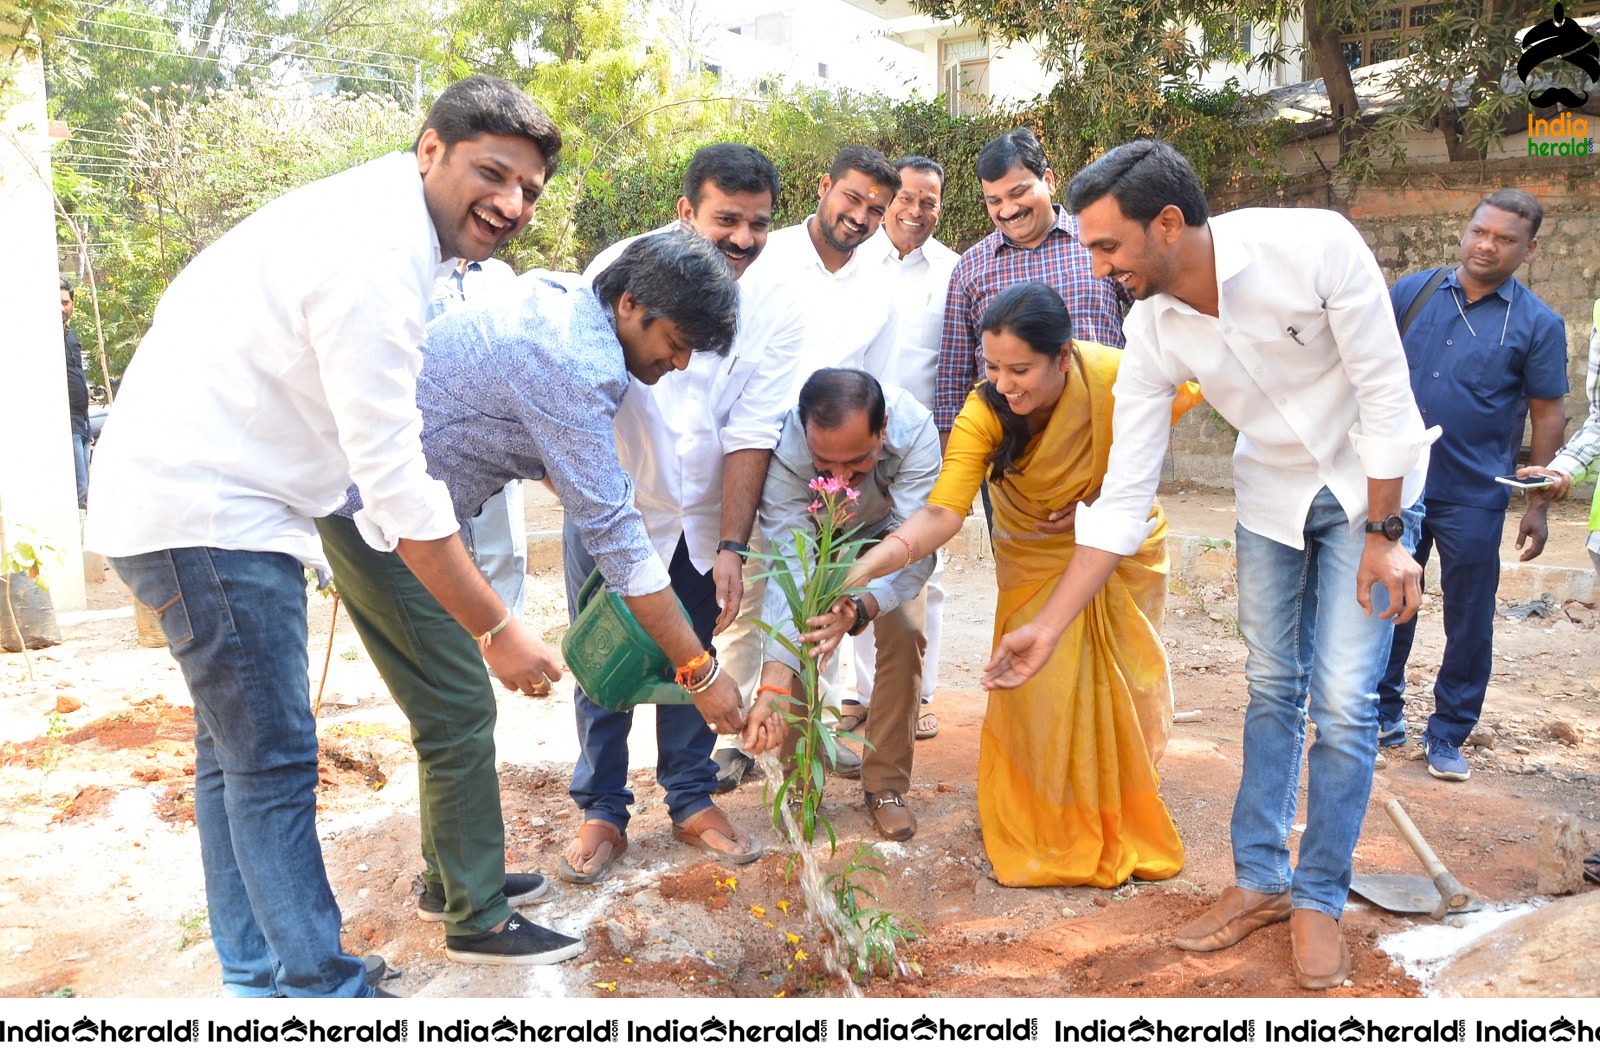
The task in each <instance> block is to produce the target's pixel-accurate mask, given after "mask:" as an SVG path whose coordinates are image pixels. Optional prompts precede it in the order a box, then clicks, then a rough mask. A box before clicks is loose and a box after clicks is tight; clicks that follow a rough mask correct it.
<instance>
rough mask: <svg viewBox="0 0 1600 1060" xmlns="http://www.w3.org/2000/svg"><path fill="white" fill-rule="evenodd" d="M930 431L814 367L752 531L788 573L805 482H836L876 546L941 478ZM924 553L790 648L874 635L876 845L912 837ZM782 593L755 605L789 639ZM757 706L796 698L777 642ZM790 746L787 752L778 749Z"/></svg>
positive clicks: (869, 743)
mask: <svg viewBox="0 0 1600 1060" xmlns="http://www.w3.org/2000/svg"><path fill="white" fill-rule="evenodd" d="M939 464H940V460H939V432H938V430H937V429H936V428H935V427H934V424H933V414H932V413H931V412H929V411H928V410H927V409H925V408H923V407H922V405H921V404H920V403H918V401H917V399H916V398H914V397H912V396H911V395H910V394H908V393H907V392H906V391H904V390H901V389H900V388H899V387H893V386H891V387H885V386H881V385H880V384H879V383H878V381H877V380H876V379H874V378H873V377H872V376H870V375H868V374H867V373H866V372H863V371H860V370H858V369H855V368H824V369H823V370H821V371H819V372H816V373H814V374H813V375H812V376H811V378H810V379H808V380H806V383H805V385H804V386H803V387H801V388H800V403H799V406H798V407H797V408H795V409H794V410H792V411H791V412H789V414H788V415H787V416H786V417H785V418H784V421H783V433H782V434H780V435H779V437H778V448H777V450H776V451H775V452H774V453H773V456H772V464H771V466H770V467H769V468H768V469H767V482H766V486H765V488H764V489H763V490H762V493H761V532H762V534H763V535H764V536H765V538H766V540H767V541H769V542H772V544H773V546H774V547H775V548H776V549H777V550H778V552H779V553H781V554H783V555H785V556H787V557H790V564H791V569H792V568H793V565H794V559H793V557H794V553H795V534H794V531H795V530H799V529H804V528H808V526H809V524H810V522H811V518H812V514H811V513H812V509H813V502H814V501H815V500H816V499H817V494H816V493H815V492H814V491H813V490H812V488H811V486H810V483H811V482H812V481H814V480H815V479H817V478H818V477H819V476H820V477H822V478H834V479H837V480H839V481H840V482H843V483H845V485H846V486H847V487H848V488H849V490H850V491H851V492H850V494H847V496H849V497H850V498H851V499H850V501H849V504H850V510H851V516H852V518H851V520H850V523H851V525H853V526H856V527H859V530H857V536H859V537H860V538H861V539H862V540H864V541H871V540H875V539H879V538H883V537H886V536H888V535H889V534H891V533H893V531H894V530H895V528H896V527H898V526H899V525H900V524H901V523H903V522H905V521H906V520H907V519H909V518H910V517H911V515H912V513H914V512H917V511H919V510H920V509H921V508H922V506H923V505H924V504H926V503H927V501H928V494H929V493H931V492H932V491H933V484H934V481H935V480H936V479H938V477H939ZM934 558H935V557H934V556H932V555H928V556H923V557H922V558H920V559H918V560H917V561H916V562H915V563H912V564H910V565H909V566H906V567H904V568H902V569H901V570H898V571H895V572H894V573H893V574H890V575H889V576H887V577H885V578H880V579H878V580H877V581H874V582H871V583H870V584H868V585H867V586H866V587H865V588H864V589H862V590H860V591H859V592H856V593H852V594H850V595H848V596H846V597H844V598H843V599H841V600H840V601H839V602H838V603H836V604H835V605H834V606H833V608H832V609H831V610H830V611H829V612H828V613H827V614H826V615H824V616H822V617H821V618H818V619H812V626H813V628H812V629H811V630H809V631H807V632H805V633H803V634H801V635H800V638H799V643H800V644H801V645H803V646H813V645H814V647H813V648H812V650H814V651H817V652H819V653H820V654H823V655H826V654H828V653H830V652H832V651H833V650H834V649H835V648H836V647H838V645H839V642H840V641H841V640H842V639H843V638H844V637H845V636H846V635H847V634H848V635H851V636H854V635H857V634H859V633H861V632H862V631H863V630H865V629H867V628H868V627H871V628H872V630H873V632H874V633H875V634H876V637H877V647H878V672H877V685H876V688H877V691H876V692H874V693H873V701H872V710H871V711H870V712H869V713H868V714H867V721H866V726H865V731H864V735H865V736H866V745H865V747H864V748H863V753H862V756H861V787H862V791H863V794H864V796H865V799H866V807H867V814H868V816H870V817H871V818H872V824H873V826H874V827H875V828H876V829H877V830H878V832H879V833H880V834H882V835H884V836H885V837H887V838H889V839H893V840H898V841H904V840H907V839H910V838H911V837H912V836H913V835H915V834H916V831H917V819H916V817H915V815H913V814H912V812H911V809H910V808H909V807H908V806H906V804H905V795H906V793H907V792H908V791H909V790H910V788H911V762H912V756H913V752H914V748H915V742H916V728H917V712H918V709H919V708H920V706H921V703H922V655H923V652H924V651H925V650H926V649H927V645H928V642H927V638H926V637H925V636H924V634H923V621H924V612H925V610H926V604H927V596H926V594H925V593H924V591H923V590H924V589H925V588H926V586H927V584H928V578H929V576H930V575H932V574H933V565H934ZM787 607H788V602H787V598H786V596H785V594H783V593H780V592H769V593H767V595H766V600H765V602H764V603H763V606H762V616H761V617H762V621H763V622H764V623H765V624H766V625H767V627H768V628H770V629H772V630H775V631H777V632H780V633H783V635H784V636H786V637H788V638H790V639H793V638H794V637H795V635H796V631H795V629H794V626H793V623H792V622H791V621H790V620H789V618H788V615H787V614H786V612H787ZM765 659H766V661H765V662H764V663H763V664H762V669H761V688H760V689H759V690H758V692H757V693H756V698H755V703H756V709H757V710H760V709H762V708H763V707H768V706H770V705H771V704H772V703H773V700H774V698H775V697H776V696H778V695H784V694H793V695H797V696H798V694H799V690H798V688H796V682H797V680H798V678H797V676H796V674H797V673H798V671H799V669H800V662H799V660H798V659H796V658H795V657H794V656H793V655H791V654H790V653H789V652H788V651H787V650H786V649H785V648H784V646H783V644H782V643H781V642H780V641H779V640H778V639H777V637H776V636H769V637H768V638H767V646H766V651H765ZM791 749H792V744H791V746H790V747H786V749H785V750H786V752H787V751H788V750H791Z"/></svg>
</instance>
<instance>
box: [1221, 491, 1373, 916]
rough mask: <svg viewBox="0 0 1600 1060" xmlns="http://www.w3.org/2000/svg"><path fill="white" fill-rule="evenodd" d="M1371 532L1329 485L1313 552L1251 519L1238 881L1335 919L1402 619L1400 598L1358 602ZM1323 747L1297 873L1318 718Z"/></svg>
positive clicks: (1246, 547)
mask: <svg viewBox="0 0 1600 1060" xmlns="http://www.w3.org/2000/svg"><path fill="white" fill-rule="evenodd" d="M1366 537H1367V535H1366V534H1365V533H1363V532H1362V529H1361V527H1360V526H1356V527H1354V528H1352V527H1351V525H1350V519H1349V517H1348V516H1347V515H1346V514H1345V512H1344V509H1343V508H1341V507H1340V506H1339V502H1338V501H1337V500H1336V499H1335V498H1334V496H1333V494H1332V493H1330V492H1329V491H1328V490H1327V489H1324V490H1322V491H1321V492H1320V493H1318V494H1317V496H1316V499H1315V500H1313V501H1312V504H1311V510H1310V511H1309V512H1308V513H1307V515H1306V528H1305V548H1304V549H1297V548H1290V547H1289V546H1288V545H1283V544H1280V543H1278V542H1276V541H1273V540H1271V539H1270V538H1265V537H1261V536H1259V535H1257V534H1253V533H1251V532H1250V531H1248V530H1246V529H1245V528H1244V527H1242V526H1241V527H1239V528H1238V530H1237V543H1236V548H1237V555H1238V564H1239V629H1240V632H1241V633H1243V635H1244V640H1245V645H1246V647H1247V648H1248V649H1249V655H1248V657H1247V658H1246V661H1245V679H1246V682H1247V684H1248V685H1249V691H1250V705H1249V707H1248V709H1247V711H1246V713H1245V719H1244V772H1243V775H1242V776H1241V777H1240V779H1239V796H1238V798H1237V800H1236V801H1235V802H1234V805H1233V826H1232V831H1233V861H1234V872H1235V874H1236V876H1237V882H1238V885H1239V886H1240V887H1243V888H1245V889H1246V890H1251V891H1256V892H1259V893H1262V894H1281V893H1282V892H1284V891H1292V892H1293V904H1294V907H1295V908H1296V909H1315V910H1319V911H1321V912H1324V913H1327V914H1328V915H1329V916H1332V917H1335V918H1337V917H1338V916H1339V915H1340V914H1341V913H1343V911H1344V903H1345V897H1346V895H1347V894H1348V893H1349V890H1350V859H1351V855H1352V854H1354V852H1355V848H1356V840H1357V839H1358V838H1359V837H1360V835H1361V822H1362V820H1363V819H1364V818H1365V817H1366V812H1367V797H1368V796H1369V795H1370V794H1371V792H1372V771H1373V764H1374V762H1375V761H1376V759H1377V753H1378V752H1377V747H1378V745H1377V735H1378V725H1377V722H1378V711H1377V704H1378V696H1377V691H1376V687H1377V681H1378V674H1379V672H1380V671H1381V670H1382V669H1383V666H1384V663H1385V662H1386V661H1387V660H1388V657H1389V642H1390V639H1391V638H1392V637H1393V635H1394V624H1393V623H1392V622H1389V621H1383V620H1379V619H1378V618H1376V617H1375V616H1376V615H1377V614H1378V612H1380V611H1382V610H1383V609H1384V608H1385V607H1386V606H1387V603H1386V601H1387V599H1388V595H1387V593H1386V592H1385V591H1384V590H1383V588H1382V586H1374V588H1373V599H1372V610H1373V616H1374V617H1369V616H1368V615H1366V614H1365V613H1364V612H1363V611H1362V610H1361V605H1360V604H1358V603H1356V571H1357V569H1358V568H1359V566H1360V563H1361V553H1362V550H1363V549H1364V548H1365V547H1366ZM1308 695H1309V715H1310V719H1311V721H1312V722H1314V723H1315V724H1316V727H1317V736H1316V740H1315V742H1314V743H1312V745H1311V751H1310V754H1309V759H1310V774H1311V777H1310V786H1309V789H1308V792H1307V795H1306V830H1305V834H1304V835H1303V836H1302V837H1301V839H1300V860H1299V863H1298V865H1296V866H1295V868H1294V869H1293V871H1292V872H1291V870H1290V867H1289V831H1290V826H1291V825H1292V824H1293V823H1294V819H1295V809H1296V802H1297V797H1298V794H1299V782H1300V762H1301V757H1302V754H1303V753H1304V752H1305V737H1306V718H1307V714H1308V709H1307V708H1308Z"/></svg>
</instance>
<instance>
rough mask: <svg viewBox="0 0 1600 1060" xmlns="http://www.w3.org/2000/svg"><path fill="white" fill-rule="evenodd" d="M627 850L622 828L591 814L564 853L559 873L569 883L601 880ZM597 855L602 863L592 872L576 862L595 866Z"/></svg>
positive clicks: (580, 826) (626, 840)
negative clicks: (575, 863)
mask: <svg viewBox="0 0 1600 1060" xmlns="http://www.w3.org/2000/svg"><path fill="white" fill-rule="evenodd" d="M627 849H628V837H627V836H625V835H623V834H622V829H620V828H618V827H617V826H616V825H614V824H612V823H611V822H610V821H604V820H601V819H600V818H598V817H591V818H589V819H588V820H586V821H584V822H583V823H582V824H581V825H579V826H578V834H577V835H576V836H574V837H573V840H572V842H571V843H570V844H569V845H568V846H567V849H566V853H564V854H562V855H561V862H560V864H558V865H557V866H556V872H557V874H558V875H560V877H561V878H562V879H563V880H566V881H567V882H568V883H599V882H600V881H601V880H603V879H605V876H606V873H608V872H610V871H611V866H612V865H614V864H616V861H617V859H618V858H620V857H622V853H623V851H625V850H627ZM596 858H599V859H600V864H599V865H596V866H595V867H594V868H592V869H590V870H589V871H588V872H583V871H581V870H579V869H578V867H577V865H574V864H573V861H574V859H576V861H577V864H578V865H594V862H595V859H596Z"/></svg>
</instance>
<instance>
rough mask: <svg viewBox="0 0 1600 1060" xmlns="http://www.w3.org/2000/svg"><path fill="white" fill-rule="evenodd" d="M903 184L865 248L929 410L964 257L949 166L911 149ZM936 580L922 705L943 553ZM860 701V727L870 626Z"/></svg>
mask: <svg viewBox="0 0 1600 1060" xmlns="http://www.w3.org/2000/svg"><path fill="white" fill-rule="evenodd" d="M894 167H895V170H896V171H897V172H898V173H899V174H900V190H899V191H898V192H897V193H896V194H895V197H894V201H893V202H891V203H890V204H889V209H888V210H887V211H886V212H885V213H884V218H883V227H882V228H881V229H879V231H878V234H877V235H875V236H873V237H872V239H871V240H870V241H869V242H868V243H867V245H866V248H865V249H864V251H863V252H865V250H870V251H872V253H873V254H875V255H878V256H879V258H880V260H881V261H882V262H883V265H884V268H886V269H887V270H888V271H889V274H890V275H891V276H892V277H894V299H895V316H896V317H897V318H898V326H899V352H898V354H897V355H896V359H895V372H896V375H897V382H898V384H899V385H900V386H901V387H903V388H904V389H906V390H908V391H910V393H911V395H912V396H913V397H915V398H916V399H917V401H918V402H920V403H921V404H922V406H923V407H924V408H928V409H931V408H933V402H934V392H935V389H936V384H937V380H938V374H939V342H940V338H941V336H942V335H943V332H944V302H945V296H946V295H947V294H948V293H949V290H950V274H951V273H952V272H954V271H955V267H956V262H958V261H960V260H961V255H959V254H957V253H956V252H955V251H953V250H951V249H950V248H949V247H947V246H945V245H944V244H943V243H941V242H939V240H938V239H936V238H934V234H933V233H934V230H935V229H937V228H938V226H939V214H940V210H941V209H942V206H943V199H944V167H943V166H941V165H940V164H939V163H937V162H935V161H934V160H933V159H931V158H924V157H922V156H921V155H909V156H907V157H905V158H900V159H896V160H895V163H894ZM937 562H938V566H937V567H936V568H935V569H934V572H933V576H932V577H930V578H929V579H928V609H927V616H926V622H927V630H926V635H927V638H928V647H927V651H926V653H925V654H924V655H923V657H922V703H923V705H924V706H926V705H927V704H928V703H929V702H931V701H932V700H933V696H934V693H935V692H936V691H938V687H939V633H940V630H941V629H942V628H943V624H944V623H943V621H942V618H943V612H944V589H943V587H942V586H941V585H940V581H941V576H942V574H943V571H944V561H943V559H942V558H941V559H939V560H938V561H937ZM854 652H855V682H856V694H855V698H854V699H846V700H845V701H844V709H843V712H842V718H841V720H840V725H841V726H842V727H844V728H846V729H849V730H854V729H855V728H857V727H859V726H860V725H861V723H862V721H863V720H864V719H865V717H866V714H867V711H868V710H870V709H871V707H872V689H873V686H874V684H875V683H876V682H875V678H876V670H877V658H878V653H877V641H876V639H875V638H874V633H873V627H871V626H868V627H867V628H866V629H864V630H862V631H861V634H860V635H859V636H857V637H856V638H855V643H854ZM938 734H939V721H938V719H937V718H936V717H935V716H934V714H933V712H932V711H930V710H922V711H920V712H919V714H918V717H917V739H919V740H929V739H932V738H933V737H935V736H937V735H938Z"/></svg>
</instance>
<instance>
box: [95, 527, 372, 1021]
mask: <svg viewBox="0 0 1600 1060" xmlns="http://www.w3.org/2000/svg"><path fill="white" fill-rule="evenodd" d="M111 564H112V566H113V567H115V568H116V571H117V574H118V576H119V577H121V578H122V580H123V581H124V582H126V583H127V585H128V588H129V589H130V590H132V592H133V595H134V596H136V597H137V598H138V599H139V600H140V602H142V603H144V604H145V605H146V606H148V607H151V608H153V609H154V610H155V611H156V612H157V613H159V614H160V616H161V629H162V632H163V633H165V634H166V636H167V643H168V644H169V645H171V650H172V657H173V658H174V659H176V660H177V661H178V665H179V667H180V668H181V669H182V670H183V678H184V681H185V682H187V684H188V686H189V693H190V695H191V696H193V697H194V745H195V771H194V810H195V822H196V824H197V825H198V827H199V832H200V860H201V864H202V866H203V868H204V869H205V878H206V905H207V908H208V910H209V912H210V917H211V937H212V939H213V940H214V941H215V943H216V948H217V957H218V958H219V960H220V961H221V962H222V983H223V989H224V990H225V991H226V992H227V993H228V994H230V995H233V996H235V997H271V996H273V995H274V994H280V993H281V994H284V995H287V996H289V997H369V996H371V994H372V989H371V987H369V986H367V984H366V980H365V974H364V969H363V967H362V964H361V961H360V960H359V959H357V958H355V957H352V956H350V955H349V954H347V953H345V952H344V951H343V949H342V948H341V947H340V945H339V907H338V905H336V904H335V903H334V900H333V891H332V890H331V889H330V888H329V886H328V876H327V872H326V871H325V870H324V868H323V864H322V847H321V845H320V843H319V842H318V840H317V822H316V814H317V728H316V723H315V721H314V719H313V718H312V717H311V694H310V689H309V686H308V683H307V681H308V679H307V676H306V581H305V574H304V571H303V569H302V568H301V566H300V563H299V561H297V560H295V559H293V558H292V557H290V556H286V555H282V554H280V553H273V552H238V551H232V550H229V549H220V548H177V549H171V550H168V551H163V552H150V553H146V554H144V555H139V556H127V557H123V558H118V559H113V560H112V561H111Z"/></svg>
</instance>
